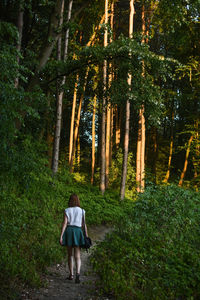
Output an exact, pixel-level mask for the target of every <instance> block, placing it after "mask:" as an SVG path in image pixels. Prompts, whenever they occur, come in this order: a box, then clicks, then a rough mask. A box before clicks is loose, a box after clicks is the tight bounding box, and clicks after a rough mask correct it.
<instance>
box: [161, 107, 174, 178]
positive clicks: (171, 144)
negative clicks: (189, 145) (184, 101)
mask: <svg viewBox="0 0 200 300" xmlns="http://www.w3.org/2000/svg"><path fill="white" fill-rule="evenodd" d="M173 123H174V110H173V108H172V115H171V134H170V146H169V158H168V166H167V172H166V175H165V178H164V180H163V182H165V183H167V182H168V180H169V176H170V169H171V161H172V154H173V144H174V132H173V126H174V125H173Z"/></svg>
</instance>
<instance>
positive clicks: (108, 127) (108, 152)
mask: <svg viewBox="0 0 200 300" xmlns="http://www.w3.org/2000/svg"><path fill="white" fill-rule="evenodd" d="M110 118H111V105H110V103H108V104H107V118H106V180H105V181H106V189H107V188H108V185H109V167H110Z"/></svg>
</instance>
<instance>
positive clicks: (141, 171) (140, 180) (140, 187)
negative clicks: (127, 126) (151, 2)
mask: <svg viewBox="0 0 200 300" xmlns="http://www.w3.org/2000/svg"><path fill="white" fill-rule="evenodd" d="M145 35H146V27H145V14H144V5H142V36H143V37H142V43H145ZM142 76H143V77H145V66H144V62H143V64H142ZM136 184H137V192H143V191H144V187H145V117H144V104H142V106H141V108H140V110H139V123H138V141H137V161H136Z"/></svg>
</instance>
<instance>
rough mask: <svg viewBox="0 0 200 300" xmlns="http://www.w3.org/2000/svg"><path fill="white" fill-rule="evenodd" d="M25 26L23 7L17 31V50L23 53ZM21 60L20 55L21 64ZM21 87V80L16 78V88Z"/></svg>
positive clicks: (18, 19) (20, 8) (19, 14)
mask: <svg viewBox="0 0 200 300" xmlns="http://www.w3.org/2000/svg"><path fill="white" fill-rule="evenodd" d="M23 24H24V10H23V9H22V7H21V5H20V7H19V13H18V18H17V29H18V33H19V36H18V41H17V50H18V51H19V52H20V51H21V44H22V32H23ZM19 61H20V58H19V55H18V56H17V62H18V64H19ZM18 85H19V78H18V77H16V78H15V87H16V88H18Z"/></svg>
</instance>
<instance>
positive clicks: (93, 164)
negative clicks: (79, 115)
mask: <svg viewBox="0 0 200 300" xmlns="http://www.w3.org/2000/svg"><path fill="white" fill-rule="evenodd" d="M96 101H97V96H96V95H95V96H94V104H93V114H92V175H91V184H93V183H94V166H95V114H96Z"/></svg>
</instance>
